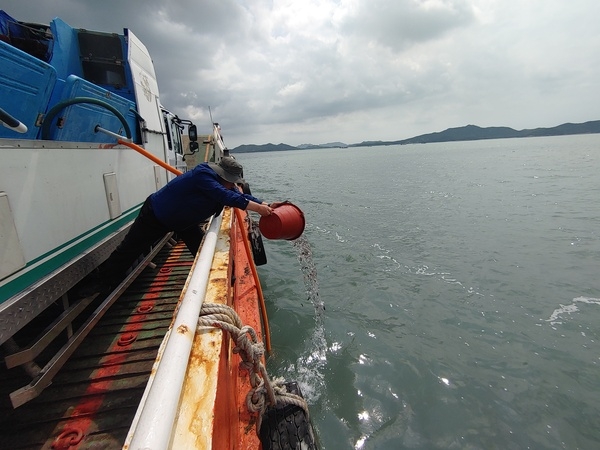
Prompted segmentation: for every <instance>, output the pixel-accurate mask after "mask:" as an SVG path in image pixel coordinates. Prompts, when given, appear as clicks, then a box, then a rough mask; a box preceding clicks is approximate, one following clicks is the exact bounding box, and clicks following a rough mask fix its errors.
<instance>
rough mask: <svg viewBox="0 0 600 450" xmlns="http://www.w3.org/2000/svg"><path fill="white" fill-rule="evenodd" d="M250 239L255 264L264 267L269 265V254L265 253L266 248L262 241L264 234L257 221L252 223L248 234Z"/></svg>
mask: <svg viewBox="0 0 600 450" xmlns="http://www.w3.org/2000/svg"><path fill="white" fill-rule="evenodd" d="M248 238H249V239H250V246H251V247H252V258H253V259H254V264H256V265H257V266H262V265H264V264H266V263H267V252H265V246H264V244H263V241H262V234H260V229H259V228H258V224H257V223H256V222H255V221H253V220H252V221H251V223H250V231H249V232H248Z"/></svg>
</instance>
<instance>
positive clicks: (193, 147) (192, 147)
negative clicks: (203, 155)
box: [190, 141, 198, 153]
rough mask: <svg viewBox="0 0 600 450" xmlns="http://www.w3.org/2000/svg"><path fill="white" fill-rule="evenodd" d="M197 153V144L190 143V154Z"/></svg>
mask: <svg viewBox="0 0 600 450" xmlns="http://www.w3.org/2000/svg"><path fill="white" fill-rule="evenodd" d="M197 151H198V143H197V142H196V141H190V152H192V153H194V152H197Z"/></svg>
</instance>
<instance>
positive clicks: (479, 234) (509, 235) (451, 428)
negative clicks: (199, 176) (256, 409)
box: [236, 135, 600, 450]
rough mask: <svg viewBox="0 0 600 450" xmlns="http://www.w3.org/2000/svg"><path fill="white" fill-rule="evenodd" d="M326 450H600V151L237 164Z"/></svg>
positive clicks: (592, 139)
mask: <svg viewBox="0 0 600 450" xmlns="http://www.w3.org/2000/svg"><path fill="white" fill-rule="evenodd" d="M236 157H237V158H238V160H239V161H240V162H241V163H242V164H243V165H244V169H245V175H246V178H247V179H248V180H249V181H250V182H251V187H252V191H253V194H254V195H256V196H258V197H260V198H263V199H265V200H267V201H270V202H272V201H278V200H290V201H292V202H293V203H295V204H296V205H298V206H299V207H300V208H301V209H302V210H303V211H304V214H305V217H306V230H305V233H304V235H303V236H302V237H301V238H300V239H299V240H298V241H293V242H289V241H269V240H266V239H264V243H265V247H266V252H267V257H268V264H267V265H265V266H261V267H259V274H260V276H261V279H262V282H263V291H264V295H265V298H266V301H267V308H268V314H269V319H270V323H271V339H272V347H273V351H272V354H271V355H270V356H269V359H268V371H269V373H270V375H271V376H284V377H285V378H286V379H288V380H296V381H298V382H299V384H300V387H301V389H302V391H303V393H304V396H305V397H306V398H307V400H308V402H309V405H310V412H311V419H312V422H313V425H314V427H315V429H316V432H317V434H318V435H319V439H320V442H321V445H322V447H323V448H324V449H327V450H333V449H403V448H406V449H527V448H530V449H563V448H564V449H596V448H600V426H599V424H600V236H599V233H600V175H599V174H600V135H581V136H566V137H544V138H523V139H504V140H488V141H474V142H454V143H439V144H424V145H406V146H384V147H357V148H348V149H327V150H298V151H296V150H294V151H284V152H266V153H256V154H238V155H236Z"/></svg>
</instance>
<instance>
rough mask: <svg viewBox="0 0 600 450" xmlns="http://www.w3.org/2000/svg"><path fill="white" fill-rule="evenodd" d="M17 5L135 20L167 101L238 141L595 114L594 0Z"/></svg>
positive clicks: (399, 132) (85, 0) (8, 5)
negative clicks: (218, 126)
mask: <svg viewBox="0 0 600 450" xmlns="http://www.w3.org/2000/svg"><path fill="white" fill-rule="evenodd" d="M1 8H2V9H4V10H6V11H7V12H8V13H9V14H11V15H13V16H14V17H15V18H17V19H19V20H24V21H31V22H41V23H47V22H48V21H49V20H51V19H52V18H53V17H55V16H59V17H61V18H62V19H63V20H65V21H66V22H67V23H69V24H70V25H72V26H74V27H80V28H88V29H91V30H98V31H112V32H121V31H122V29H123V28H129V29H131V30H132V31H133V32H134V33H135V34H136V35H137V36H138V37H139V38H140V39H142V41H143V42H144V43H145V44H146V46H147V47H148V49H149V51H150V53H151V54H152V56H153V60H154V63H155V66H156V71H157V76H158V81H159V86H160V89H161V101H162V103H163V105H164V106H165V107H167V108H168V109H170V110H172V111H174V112H175V113H177V114H179V115H180V116H181V117H190V118H192V119H193V120H195V121H196V122H197V123H198V124H199V125H200V127H201V128H202V127H206V128H207V129H208V127H209V126H210V121H209V116H208V107H209V106H210V107H211V110H212V114H213V118H214V119H215V120H217V121H218V122H220V123H221V124H222V126H223V130H224V132H225V135H226V136H227V143H228V145H229V146H231V147H234V146H236V145H239V144H242V143H259V144H260V143H266V142H286V143H289V144H300V143H306V142H313V143H322V142H330V141H345V142H349V143H353V142H359V141H362V140H372V139H402V138H407V137H410V136H414V135H417V134H421V133H426V132H431V131H438V130H442V129H445V128H448V127H453V126H461V125H466V124H468V123H476V124H478V125H481V126H491V125H506V126H511V127H514V128H531V127H537V126H553V125H558V124H560V123H563V122H568V121H572V122H577V121H585V120H594V119H598V116H597V106H596V105H597V104H598V101H599V100H600V88H599V87H598V86H597V81H596V80H597V79H599V78H600V58H599V57H598V54H597V49H598V48H600V47H599V45H600V29H599V28H598V26H597V17H598V16H599V13H600V3H599V2H597V1H595V0H572V1H571V2H568V3H566V2H564V1H561V0H530V1H527V2H522V1H521V0H298V1H294V0H288V1H283V0H275V1H272V0H253V1H234V0H202V1H199V0H177V1H175V0H166V1H165V0H163V1H158V0H128V1H118V0H105V1H103V2H94V1H91V0H45V1H43V2H39V1H35V0H4V1H3V3H2V6H1Z"/></svg>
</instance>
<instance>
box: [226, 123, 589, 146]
mask: <svg viewBox="0 0 600 450" xmlns="http://www.w3.org/2000/svg"><path fill="white" fill-rule="evenodd" d="M590 133H600V120H593V121H590V122H585V123H564V124H562V125H559V126H557V127H553V128H534V129H530V130H520V131H518V130H514V129H512V128H509V127H487V128H481V127H478V126H477V125H467V126H464V127H458V128H448V129H446V130H444V131H439V132H436V133H429V134H422V135H420V136H415V137H412V138H409V139H402V140H399V141H363V142H360V143H358V144H344V143H343V142H330V143H328V144H318V145H316V144H302V145H298V146H297V147H294V146H292V145H287V144H264V145H240V146H239V147H236V148H234V149H231V151H232V152H235V153H250V152H271V151H282V150H304V149H314V148H346V147H372V146H376V145H404V144H427V143H431V142H452V141H476V140H481V139H506V138H522V137H539V136H566V135H571V134H590Z"/></svg>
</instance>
